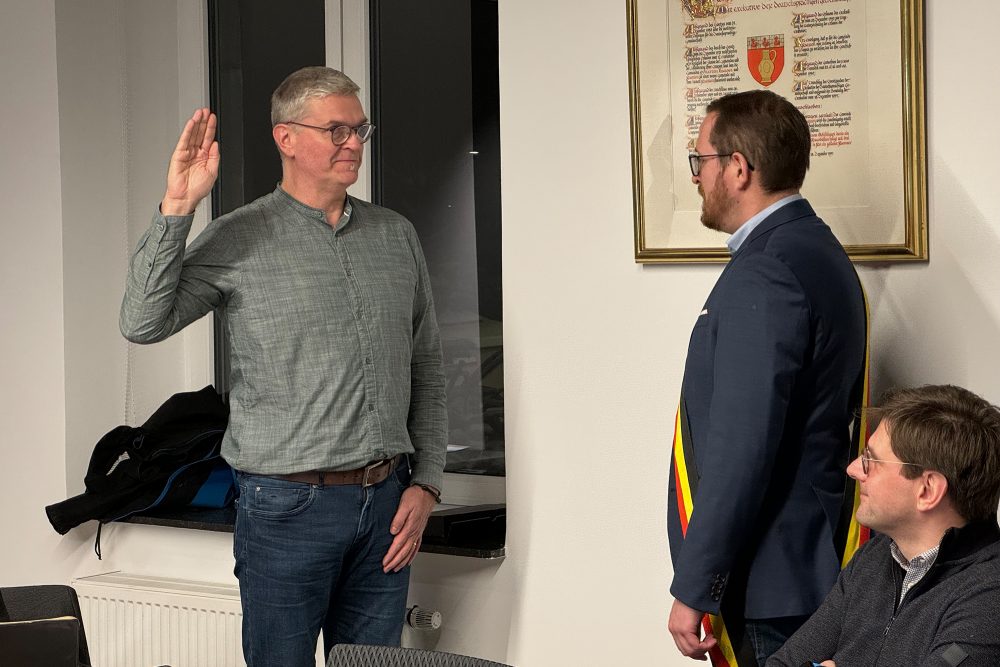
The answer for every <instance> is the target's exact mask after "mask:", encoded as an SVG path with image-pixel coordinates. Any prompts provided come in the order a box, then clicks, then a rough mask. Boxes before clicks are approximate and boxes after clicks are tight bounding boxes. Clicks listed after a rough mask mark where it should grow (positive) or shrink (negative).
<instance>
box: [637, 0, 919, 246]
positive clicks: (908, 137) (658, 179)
mask: <svg viewBox="0 0 1000 667" xmlns="http://www.w3.org/2000/svg"><path fill="white" fill-rule="evenodd" d="M626 9H627V20H628V50H629V51H628V64H629V99H630V106H631V127H632V189H633V207H634V222H635V261H636V262H639V263H700V262H725V261H727V260H728V259H729V251H728V250H727V248H726V246H725V238H724V237H723V236H721V235H720V234H718V233H717V232H711V231H710V230H707V229H704V228H703V227H702V225H701V224H700V222H699V217H700V197H698V195H697V192H696V189H695V187H694V185H693V184H692V183H691V181H690V174H689V172H688V171H687V161H686V154H687V153H688V151H689V150H690V149H691V147H692V146H693V138H694V137H697V132H698V126H699V125H700V119H701V118H703V114H704V107H705V105H706V104H707V102H708V101H710V100H711V99H714V97H718V96H720V95H721V94H725V93H727V92H736V91H737V90H747V89H750V88H751V87H768V88H770V89H771V90H774V91H775V92H777V93H778V94H781V95H783V96H785V97H786V98H788V99H789V100H791V101H792V102H793V103H795V104H796V106H798V107H799V108H800V109H802V110H803V113H804V114H805V115H806V117H807V119H809V120H810V126H811V128H812V131H813V155H812V159H811V168H810V171H809V173H808V174H807V176H806V182H805V184H804V186H803V188H802V193H803V195H805V196H806V197H807V198H808V199H809V200H810V202H811V203H812V204H813V207H814V208H815V209H816V211H817V213H818V214H819V215H820V217H822V218H823V219H824V220H826V222H827V224H829V225H830V227H831V228H832V229H833V231H834V233H835V234H836V235H837V237H838V238H839V239H840V240H841V242H842V243H843V244H844V248H845V249H846V250H847V252H848V254H849V256H850V257H851V259H852V260H853V261H856V262H870V261H871V262H899V261H922V260H927V259H928V248H927V167H926V159H925V155H926V130H925V118H924V7H923V1H922V0H895V1H894V0H867V1H866V2H858V1H857V0H853V1H850V0H773V1H771V2H767V1H757V0H627V2H626ZM672 40H673V41H672ZM744 44H745V50H744ZM761 48H763V51H761V50H760V49H761ZM755 59H756V62H757V63H758V67H757V68H755V70H756V71H751V69H750V65H751V63H752V62H754V60H755ZM761 59H763V60H766V61H768V62H767V63H763V64H760V61H761ZM760 72H764V73H763V74H761V73H760ZM782 73H784V78H782Z"/></svg>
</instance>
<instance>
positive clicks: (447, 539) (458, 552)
mask: <svg viewBox="0 0 1000 667" xmlns="http://www.w3.org/2000/svg"><path fill="white" fill-rule="evenodd" d="M123 523H135V524H141V525H149V526H168V527H171V528H188V529H191V530H208V531H212V532H217V533H231V532H233V525H234V524H235V523H236V508H235V507H232V506H230V507H226V508H223V509H199V508H185V509H182V510H158V511H153V512H145V513H142V514H134V515H132V516H130V517H129V518H127V519H124V520H123ZM506 535H507V506H506V505H505V504H496V505H469V506H457V505H441V506H439V507H438V508H437V509H435V510H434V512H433V513H432V514H431V518H430V520H429V521H428V522H427V528H426V529H425V530H424V539H423V542H422V543H421V545H420V551H421V552H423V553H432V554H444V555H448V556H462V557H465V558H483V559H494V558H503V557H504V556H505V555H506V553H507V549H506V546H505V544H504V543H505V541H506Z"/></svg>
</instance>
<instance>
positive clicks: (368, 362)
mask: <svg viewBox="0 0 1000 667" xmlns="http://www.w3.org/2000/svg"><path fill="white" fill-rule="evenodd" d="M365 363H366V364H368V365H369V366H371V363H372V358H371V357H365Z"/></svg>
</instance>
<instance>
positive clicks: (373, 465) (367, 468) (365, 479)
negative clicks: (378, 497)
mask: <svg viewBox="0 0 1000 667" xmlns="http://www.w3.org/2000/svg"><path fill="white" fill-rule="evenodd" d="M390 461H392V459H382V460H381V461H375V462H374V463H369V464H368V465H366V466H365V474H364V477H362V478H361V488H362V489H365V488H368V487H369V486H372V485H373V484H375V482H369V481H368V476H369V475H370V474H371V472H372V471H373V470H375V469H377V468H378V467H379V466H383V465H386V464H388V463H389V462H390Z"/></svg>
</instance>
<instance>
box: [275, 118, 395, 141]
mask: <svg viewBox="0 0 1000 667" xmlns="http://www.w3.org/2000/svg"><path fill="white" fill-rule="evenodd" d="M284 124H285V125H298V126H299V127H308V128H309V129H311V130H319V131H320V132H329V133H330V140H331V141H332V142H333V145H334V146H340V145H341V144H345V143H347V140H348V139H350V138H351V133H352V132H353V133H354V134H356V135H358V141H360V142H361V143H365V142H366V141H368V140H369V139H371V138H372V135H373V134H375V126H374V125H372V124H371V123H361V125H358V126H357V127H351V126H350V125H334V126H333V127H320V126H319V125H306V124H305V123H299V122H296V121H294V120H286V121H285V122H284Z"/></svg>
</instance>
